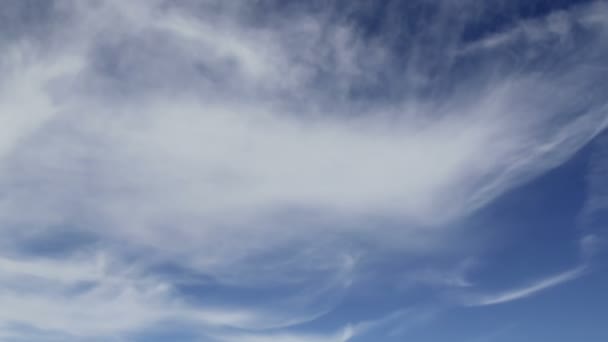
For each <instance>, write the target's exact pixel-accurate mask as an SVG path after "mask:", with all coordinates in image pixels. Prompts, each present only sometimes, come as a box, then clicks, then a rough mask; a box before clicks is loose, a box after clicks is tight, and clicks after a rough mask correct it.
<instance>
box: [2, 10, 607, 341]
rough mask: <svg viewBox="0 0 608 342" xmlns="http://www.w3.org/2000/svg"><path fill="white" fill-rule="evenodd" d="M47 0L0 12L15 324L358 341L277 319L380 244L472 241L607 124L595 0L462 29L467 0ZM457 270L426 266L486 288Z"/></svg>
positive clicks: (326, 290)
mask: <svg viewBox="0 0 608 342" xmlns="http://www.w3.org/2000/svg"><path fill="white" fill-rule="evenodd" d="M36 6H41V5H40V4H37V5H36V4H35V2H29V1H24V2H18V1H8V2H7V3H6V4H3V7H2V8H0V12H2V13H3V17H4V16H5V15H4V13H7V14H6V16H7V17H8V16H12V17H13V18H16V19H13V21H7V24H0V25H12V29H11V30H8V29H7V30H5V32H7V33H2V36H1V37H0V46H1V47H2V50H3V51H4V53H3V54H2V56H1V57H0V73H1V74H2V75H3V76H2V78H1V79H0V113H2V114H0V116H1V117H0V120H1V123H2V124H1V125H0V161H1V163H2V168H1V169H0V190H1V192H0V237H1V238H2V240H3V242H2V247H3V252H2V255H0V274H1V275H2V276H1V278H0V306H1V307H11V308H15V310H11V311H10V312H9V311H6V312H2V313H0V324H1V325H4V326H6V327H12V326H13V324H15V323H18V324H22V325H25V326H27V327H30V328H32V329H39V330H42V331H52V332H55V333H58V334H65V336H71V337H74V338H76V339H77V338H110V337H116V338H119V337H121V336H123V335H125V334H133V333H138V332H142V331H147V330H148V329H150V327H152V326H154V325H155V324H157V323H158V322H180V323H182V324H186V325H188V324H195V325H198V326H202V327H203V328H202V329H195V330H197V331H199V330H203V332H202V333H201V335H205V336H207V337H208V338H209V339H210V340H218V341H232V340H238V341H249V340H250V341H257V340H263V339H264V338H267V337H268V336H274V337H273V340H277V341H278V340H281V339H282V340H284V341H300V340H306V341H317V340H318V341H348V340H349V339H350V338H351V337H352V336H354V335H353V334H355V333H354V332H353V331H355V330H356V331H359V330H357V329H354V330H353V329H352V327H353V326H355V327H361V326H362V325H361V324H363V323H357V322H353V323H352V324H353V325H351V328H349V329H350V330H349V329H344V331H342V330H336V331H338V333H332V334H331V335H324V334H317V333H311V334H308V333H307V334H304V335H303V336H305V337H300V336H299V335H297V334H296V335H297V336H296V335H294V333H292V332H290V331H283V330H281V329H285V328H289V327H294V326H298V325H301V324H303V323H306V322H310V321H314V320H318V319H319V318H320V317H322V316H323V315H325V314H327V313H328V312H330V311H331V310H332V309H333V308H334V307H335V306H336V305H337V304H338V303H339V302H340V300H341V299H342V298H344V296H345V294H346V293H347V292H348V290H349V289H350V288H351V287H353V286H356V285H358V284H357V281H360V280H361V279H363V278H364V277H363V276H361V274H367V273H369V272H371V271H370V270H368V269H365V267H366V265H367V264H366V261H365V260H367V259H366V258H368V259H372V260H377V259H386V258H389V257H390V256H391V255H394V253H396V251H397V252H398V253H399V255H400V256H401V257H403V258H404V259H406V261H409V260H420V258H422V259H423V260H424V258H425V257H429V259H431V258H441V257H443V256H444V255H446V254H447V253H449V252H451V251H453V250H454V249H456V248H455V247H454V246H455V245H459V244H462V245H466V243H468V240H469V239H468V238H467V237H466V236H465V235H466V234H465V233H464V232H465V231H466V232H470V230H467V229H466V227H462V221H463V220H464V219H466V218H467V217H468V216H470V215H471V214H473V213H475V212H476V211H477V210H479V209H482V208H484V207H486V206H487V205H489V204H490V203H492V201H494V200H495V199H496V198H498V197H499V196H500V195H502V194H504V193H505V192H507V191H509V190H511V189H513V188H515V187H517V186H519V185H521V184H524V183H525V182H527V181H530V180H531V179H533V178H535V177H537V176H539V175H541V174H543V173H544V172H546V171H547V170H550V169H552V168H555V167H557V166H559V165H560V164H562V163H563V162H565V161H566V160H568V159H569V158H570V157H571V156H572V155H573V154H575V153H576V152H577V151H579V150H580V149H581V148H582V147H584V146H585V145H586V144H587V143H588V142H589V141H591V140H592V139H593V138H594V137H595V136H597V135H598V134H600V133H601V132H602V131H603V130H604V129H605V127H606V125H608V101H606V99H605V96H603V93H601V91H599V90H598V89H600V88H601V87H602V86H604V87H605V86H606V83H607V82H606V79H608V78H606V73H605V72H603V71H601V70H600V71H598V69H597V66H601V63H600V61H601V60H603V59H602V58H604V57H606V56H607V55H608V43H607V42H608V40H606V39H605V38H606V34H607V32H608V8H607V7H606V6H605V5H603V4H602V3H601V2H591V3H590V4H587V5H581V6H577V7H574V8H572V9H569V10H563V11H559V12H556V13H551V14H548V15H547V16H540V17H537V18H531V19H525V20H514V21H513V22H512V23H510V24H509V25H507V27H504V28H501V29H500V30H498V31H499V32H490V33H488V34H486V35H483V36H481V37H474V38H467V39H465V38H463V37H464V33H465V32H466V30H467V29H470V26H471V25H473V24H474V21H475V18H477V15H476V13H477V12H479V11H482V12H483V10H484V7H483V6H481V5H479V4H478V3H476V2H474V1H465V2H463V3H462V4H459V5H456V4H452V3H451V2H449V1H439V2H438V3H437V5H436V8H434V12H433V13H436V15H434V16H433V17H432V18H431V19H430V21H429V22H428V23H427V24H425V28H418V29H416V30H414V31H412V30H411V29H410V28H409V27H407V26H403V25H402V26H395V27H393V26H390V25H389V24H387V27H386V28H383V30H384V31H383V30H379V32H375V33H370V32H365V30H364V29H363V28H362V27H361V25H362V24H361V23H360V22H357V20H354V19H352V18H356V17H357V15H360V14H361V11H363V12H364V11H366V9H365V8H360V6H357V5H352V6H346V7H347V8H338V7H339V6H338V4H337V2H336V3H335V4H334V3H331V4H330V3H328V4H326V5H322V6H321V7H320V8H317V7H316V6H311V7H310V8H309V7H307V6H304V5H302V6H301V7H298V6H295V9H292V8H291V7H290V6H286V7H287V8H283V7H281V6H278V5H277V4H274V3H273V2H272V1H261V2H259V3H257V2H256V3H249V4H244V3H242V4H228V3H226V2H222V1H213V0H206V1H200V2H190V1H184V2H166V1H158V0H154V1H129V2H124V1H114V0H105V1H99V2H90V3H89V2H76V1H68V0H64V1H62V0H59V1H53V2H49V4H48V5H44V6H43V8H38V9H37V10H33V9H32V8H33V7H36ZM361 6H363V5H361ZM454 6H457V7H458V8H457V9H458V12H459V13H463V14H462V15H459V16H457V17H454V18H452V17H451V16H449V15H447V14H446V13H452V12H454V11H453V10H454V8H453V7H454ZM31 11H34V12H35V13H37V14H36V17H35V20H32V19H31V16H32V15H33V14H31V13H34V12H31ZM11 13H12V14H11ZM382 15H386V18H383V20H384V21H385V22H387V23H392V20H391V18H390V15H389V14H382ZM412 20H413V19H412ZM30 21H32V22H31V23H30ZM19 22H24V23H25V22H27V23H28V25H29V26H31V27H30V28H29V29H27V30H26V29H24V28H23V23H22V24H21V25H18V24H17V23H19ZM579 35H580V36H579ZM539 46H543V47H545V50H542V49H540V48H539ZM575 51H578V52H580V51H582V52H584V53H574V52H575ZM514 54H515V55H516V57H513V55H514ZM434 56H442V57H441V58H437V57H434ZM541 64H542V65H543V66H546V65H550V66H551V67H543V68H540V67H538V65H541ZM471 65H476V67H474V68H473V67H471ZM55 245H59V247H53V246H55ZM40 246H45V247H44V248H41V247H40ZM468 257H470V255H464V256H462V259H463V260H466V258H468ZM362 259H365V260H363V261H361V260H362ZM163 267H164V268H166V269H163ZM455 267H456V268H457V270H456V271H448V272H447V273H446V274H447V276H445V277H444V276H442V275H441V274H438V273H437V272H435V271H433V270H429V271H425V272H423V273H420V275H418V274H414V275H413V276H412V279H414V278H415V279H416V280H414V281H413V282H415V283H416V284H417V285H419V284H426V285H429V284H431V283H432V286H437V284H438V283H441V286H455V287H470V286H472V284H470V283H468V282H467V281H466V280H465V279H464V277H462V276H461V274H460V271H459V269H458V267H459V266H458V265H456V266H455ZM422 268H424V267H421V269H422ZM161 269H162V270H163V271H162V272H161V271H159V270H161ZM167 269H168V270H169V271H167ZM582 273H583V269H582V268H576V269H574V270H571V271H568V272H565V273H562V274H559V275H556V276H554V277H550V278H547V279H544V280H542V281H539V282H537V283H533V284H531V285H530V286H526V287H524V288H521V289H517V290H515V291H508V292H506V293H502V294H500V295H498V296H490V297H487V298H486V297H484V298H481V299H480V300H478V301H477V302H476V304H473V305H489V304H498V303H502V302H507V301H510V300H514V299H520V298H525V297H527V296H530V295H533V294H536V293H538V292H540V291H542V290H545V289H548V288H550V287H553V286H556V285H558V284H560V283H563V282H566V281H568V280H572V279H574V278H576V277H578V276H580V275H581V274H582ZM264 289H266V290H264ZM268 289H271V290H268ZM277 289H280V290H277ZM205 291H210V292H213V291H215V292H213V293H216V294H217V295H216V296H215V297H214V298H208V296H205V295H204V293H205ZM231 291H232V292H231ZM201 293H203V294H201ZM244 293H245V294H247V295H243V294H244ZM259 293H263V294H265V295H266V296H267V298H265V300H263V301H262V300H258V301H256V300H255V299H256V298H255V297H256V296H257V295H258V294H259ZM269 293H271V294H269ZM239 296H240V297H239ZM199 297H200V298H199ZM251 297H253V299H252V298H251ZM235 298H237V299H235ZM238 298H240V299H241V300H239V299H238ZM243 298H245V299H243ZM205 300H208V302H205ZM385 316H386V315H385ZM388 316H390V315H388ZM357 324H359V325H357ZM340 326H347V325H340ZM10 329H13V330H14V331H15V334H17V333H18V332H19V331H21V328H19V329H16V328H10ZM10 329H9V328H7V329H6V330H7V331H10V334H13V332H12V331H13V330H10ZM15 329H16V330H15ZM267 330H272V331H271V335H266V333H265V332H260V331H267ZM298 334H299V333H298ZM62 336H63V335H62ZM234 336H236V337H234ZM257 336H262V337H260V338H261V339H260V338H258V337H257Z"/></svg>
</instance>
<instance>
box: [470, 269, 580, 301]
mask: <svg viewBox="0 0 608 342" xmlns="http://www.w3.org/2000/svg"><path fill="white" fill-rule="evenodd" d="M585 271H586V267H583V266H580V267H576V268H574V269H571V270H568V271H565V272H562V273H558V274H556V275H552V276H549V277H546V278H544V279H541V280H537V281H535V282H533V283H531V284H528V285H525V286H523V287H518V288H514V289H510V290H507V291H504V292H499V293H497V294H491V295H482V296H478V297H475V298H472V299H469V300H467V301H466V305H468V306H485V305H496V304H502V303H507V302H511V301H515V300H519V299H523V298H527V297H530V296H533V295H536V294H538V293H540V292H541V291H544V290H547V289H550V288H552V287H555V286H558V285H561V284H563V283H566V282H569V281H572V280H574V279H577V278H579V277H581V276H582V275H584V273H585Z"/></svg>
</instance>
